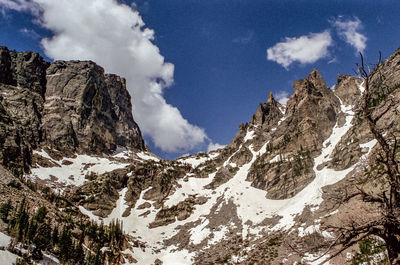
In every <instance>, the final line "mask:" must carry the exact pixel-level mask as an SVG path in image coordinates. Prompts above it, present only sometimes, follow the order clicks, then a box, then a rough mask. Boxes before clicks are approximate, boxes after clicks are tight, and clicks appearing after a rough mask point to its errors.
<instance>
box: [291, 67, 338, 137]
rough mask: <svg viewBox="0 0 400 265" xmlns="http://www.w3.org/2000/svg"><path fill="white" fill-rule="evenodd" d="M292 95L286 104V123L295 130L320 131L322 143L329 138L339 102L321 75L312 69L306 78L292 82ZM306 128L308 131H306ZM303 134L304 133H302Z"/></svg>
mask: <svg viewBox="0 0 400 265" xmlns="http://www.w3.org/2000/svg"><path fill="white" fill-rule="evenodd" d="M293 87H294V93H293V94H292V95H291V96H290V98H289V100H288V102H287V104H286V115H287V116H288V118H287V121H288V122H289V123H290V122H292V123H294V124H295V126H296V127H298V126H300V127H298V128H297V129H300V130H302V128H301V127H302V126H303V127H304V128H303V129H304V130H308V129H312V130H317V131H318V134H319V131H320V130H321V135H320V136H322V137H321V139H319V140H318V141H317V142H318V143H322V141H323V140H324V139H325V138H326V137H328V136H329V134H330V130H331V128H332V127H333V126H334V125H335V123H336V114H337V113H338V112H339V110H340V108H339V104H340V103H339V100H338V99H337V97H336V96H335V95H334V94H333V91H332V90H331V89H329V88H328V87H327V86H326V83H325V81H324V80H323V78H322V76H321V74H320V73H319V71H318V70H317V69H314V70H313V71H312V72H311V73H310V74H309V75H308V77H307V78H305V79H300V80H296V81H295V82H294V85H293ZM306 128H308V129H306ZM302 133H303V134H304V133H305V131H303V132H302Z"/></svg>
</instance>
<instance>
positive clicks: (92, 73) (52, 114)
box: [42, 61, 145, 154]
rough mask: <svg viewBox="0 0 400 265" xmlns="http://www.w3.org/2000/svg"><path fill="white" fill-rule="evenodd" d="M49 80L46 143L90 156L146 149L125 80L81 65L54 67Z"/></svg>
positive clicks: (45, 113) (96, 67) (44, 128)
mask: <svg viewBox="0 0 400 265" xmlns="http://www.w3.org/2000/svg"><path fill="white" fill-rule="evenodd" d="M46 78H47V86H46V94H45V99H46V100H45V104H44V110H43V119H42V122H43V135H44V138H45V143H44V144H48V145H49V146H50V147H51V148H53V149H56V150H60V151H67V152H80V153H89V154H102V153H105V154H110V153H112V152H113V151H115V150H116V149H117V147H125V148H127V149H129V150H134V149H137V150H144V149H145V145H144V141H143V139H142V137H141V133H140V130H139V127H138V126H137V124H136V123H135V121H134V120H133V117H132V105H131V103H130V96H129V94H128V92H127V90H126V86H125V80H124V79H122V78H120V77H118V76H115V75H105V74H104V70H103V68H101V67H100V66H98V65H96V64H95V63H93V62H78V61H72V62H62V61H58V62H55V63H53V64H52V65H51V66H50V67H49V68H48V69H47V75H46Z"/></svg>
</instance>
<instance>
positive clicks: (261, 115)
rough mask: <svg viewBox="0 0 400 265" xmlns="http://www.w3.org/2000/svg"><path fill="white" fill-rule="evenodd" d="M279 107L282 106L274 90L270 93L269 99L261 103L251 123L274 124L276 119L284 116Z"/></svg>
mask: <svg viewBox="0 0 400 265" xmlns="http://www.w3.org/2000/svg"><path fill="white" fill-rule="evenodd" d="M279 108H282V106H281V104H279V103H278V102H277V101H276V100H275V99H274V97H273V95H272V92H271V93H269V96H268V100H267V102H266V103H261V104H260V105H259V106H258V108H257V111H256V113H255V114H254V115H253V117H252V118H251V121H250V123H251V124H253V125H264V124H265V125H267V126H268V125H269V126H271V125H273V124H274V123H275V121H276V120H279V119H280V118H281V117H282V113H281V111H280V109H279Z"/></svg>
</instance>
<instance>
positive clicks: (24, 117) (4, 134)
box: [0, 47, 49, 172]
mask: <svg viewBox="0 0 400 265" xmlns="http://www.w3.org/2000/svg"><path fill="white" fill-rule="evenodd" d="M48 65H49V64H48V63H47V62H45V61H44V60H43V58H42V57H40V56H39V54H38V53H33V52H23V53H18V52H15V51H9V50H8V49H7V48H6V47H0V163H1V164H2V165H4V166H6V167H7V168H8V169H11V170H12V171H14V172H20V171H21V169H22V168H24V169H25V170H28V168H29V164H30V161H31V153H32V149H33V148H36V147H37V145H38V144H39V143H40V142H41V141H42V133H41V116H42V110H43V102H44V92H45V89H46V88H45V85H46V78H45V76H46V68H47V67H48Z"/></svg>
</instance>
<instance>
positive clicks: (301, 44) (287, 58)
mask: <svg viewBox="0 0 400 265" xmlns="http://www.w3.org/2000/svg"><path fill="white" fill-rule="evenodd" d="M331 45H332V38H331V34H330V32H329V31H327V30H326V31H323V32H321V33H310V34H308V35H304V36H300V37H298V38H296V37H294V38H288V37H286V38H285V41H283V42H279V43H277V44H275V45H274V46H272V47H270V48H268V49H267V59H268V60H271V61H275V62H277V63H278V64H280V65H282V66H283V67H285V68H286V69H288V68H289V66H290V65H291V64H292V63H294V62H299V63H302V64H306V63H314V62H316V61H317V60H319V59H321V58H324V57H327V56H328V55H329V52H328V47H329V46H331Z"/></svg>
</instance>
